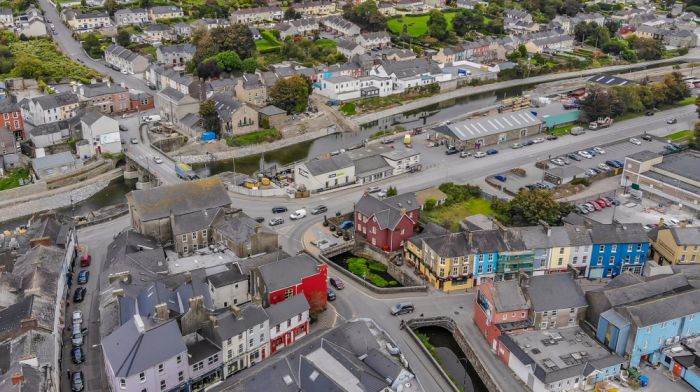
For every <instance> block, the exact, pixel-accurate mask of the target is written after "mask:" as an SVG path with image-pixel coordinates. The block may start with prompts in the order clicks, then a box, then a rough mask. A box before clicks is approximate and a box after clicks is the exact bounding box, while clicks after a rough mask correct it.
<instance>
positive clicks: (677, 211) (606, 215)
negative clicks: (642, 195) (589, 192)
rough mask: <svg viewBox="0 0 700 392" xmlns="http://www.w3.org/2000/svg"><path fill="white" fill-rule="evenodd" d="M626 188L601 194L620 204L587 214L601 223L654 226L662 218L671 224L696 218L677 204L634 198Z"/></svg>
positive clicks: (583, 201) (583, 200) (582, 201)
mask: <svg viewBox="0 0 700 392" xmlns="http://www.w3.org/2000/svg"><path fill="white" fill-rule="evenodd" d="M623 192H624V189H623V188H619V189H618V190H617V191H616V192H607V193H602V194H600V195H599V196H600V197H604V196H610V197H613V198H615V199H617V200H619V201H620V205H618V206H615V207H613V208H603V209H601V210H600V211H595V212H590V213H588V214H586V215H587V216H588V217H589V218H591V219H593V220H595V221H597V222H600V223H611V222H612V221H613V219H615V221H618V222H620V223H635V222H638V223H642V224H644V225H649V226H650V227H651V226H654V225H657V224H658V223H659V220H660V219H661V218H663V219H664V221H665V222H666V223H667V224H669V225H673V224H674V222H680V221H683V220H690V221H692V220H693V219H694V216H693V213H692V211H690V210H688V209H682V208H678V205H677V204H671V203H668V202H667V203H659V202H658V201H655V200H649V199H642V200H638V199H633V198H631V196H630V195H629V194H623ZM598 198H599V197H598V196H595V197H589V198H585V199H581V200H576V201H572V203H573V204H575V205H577V204H581V203H585V202H589V201H591V200H595V199H598Z"/></svg>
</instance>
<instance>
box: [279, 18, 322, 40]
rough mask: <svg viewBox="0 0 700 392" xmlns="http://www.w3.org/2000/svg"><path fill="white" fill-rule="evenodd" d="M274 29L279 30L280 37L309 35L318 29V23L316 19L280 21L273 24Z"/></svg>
mask: <svg viewBox="0 0 700 392" xmlns="http://www.w3.org/2000/svg"><path fill="white" fill-rule="evenodd" d="M275 29H276V30H278V31H279V32H280V38H281V39H285V38H287V37H295V36H310V35H313V34H314V33H315V32H318V30H319V24H318V21H317V20H316V19H313V18H308V19H297V20H290V21H288V22H284V23H280V24H278V25H276V26H275Z"/></svg>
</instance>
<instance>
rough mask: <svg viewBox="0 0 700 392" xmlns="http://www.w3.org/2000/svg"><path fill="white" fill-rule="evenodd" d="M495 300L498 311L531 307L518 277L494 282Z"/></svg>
mask: <svg viewBox="0 0 700 392" xmlns="http://www.w3.org/2000/svg"><path fill="white" fill-rule="evenodd" d="M493 301H494V302H495V304H494V305H495V306H496V310H497V311H498V312H510V311H514V310H523V309H529V308H530V301H528V300H527V298H525V294H523V290H522V289H521V288H520V285H519V284H518V281H517V279H510V280H501V281H497V282H493Z"/></svg>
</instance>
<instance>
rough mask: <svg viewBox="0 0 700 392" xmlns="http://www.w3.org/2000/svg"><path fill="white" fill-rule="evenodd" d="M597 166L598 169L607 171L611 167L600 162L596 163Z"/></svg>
mask: <svg viewBox="0 0 700 392" xmlns="http://www.w3.org/2000/svg"><path fill="white" fill-rule="evenodd" d="M598 168H600V170H603V171H608V170H610V169H611V168H610V166H608V165H606V164H604V163H602V162H601V163H599V164H598Z"/></svg>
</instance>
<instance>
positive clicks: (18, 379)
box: [12, 372, 24, 385]
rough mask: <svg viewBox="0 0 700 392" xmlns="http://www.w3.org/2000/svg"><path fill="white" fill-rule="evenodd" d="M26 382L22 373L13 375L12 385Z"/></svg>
mask: <svg viewBox="0 0 700 392" xmlns="http://www.w3.org/2000/svg"><path fill="white" fill-rule="evenodd" d="M23 382H24V375H23V374H22V373H19V372H17V373H15V374H13V375H12V385H17V384H21V383H23Z"/></svg>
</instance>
